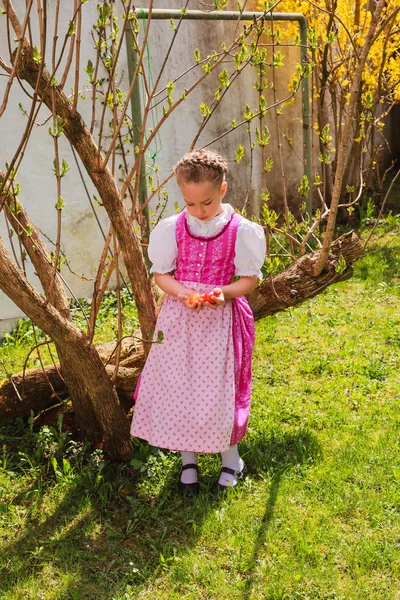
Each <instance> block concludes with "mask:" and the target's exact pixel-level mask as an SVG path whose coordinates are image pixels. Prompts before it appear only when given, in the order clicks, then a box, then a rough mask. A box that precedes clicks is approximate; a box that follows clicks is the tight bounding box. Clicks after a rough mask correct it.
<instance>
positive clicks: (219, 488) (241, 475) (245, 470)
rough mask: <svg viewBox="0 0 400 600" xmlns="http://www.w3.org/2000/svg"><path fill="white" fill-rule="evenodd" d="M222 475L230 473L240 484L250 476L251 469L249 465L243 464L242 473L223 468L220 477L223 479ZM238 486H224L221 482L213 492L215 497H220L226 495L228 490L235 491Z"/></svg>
mask: <svg viewBox="0 0 400 600" xmlns="http://www.w3.org/2000/svg"><path fill="white" fill-rule="evenodd" d="M221 473H229V475H233V476H234V477H236V479H237V481H238V483H239V481H240V480H242V479H244V478H245V477H246V475H248V473H249V469H248V467H247V465H246V464H245V463H243V468H242V470H241V471H235V470H234V469H230V468H229V467H222V469H221V471H220V474H219V477H221ZM219 477H218V479H219ZM236 486H237V483H235V485H232V484H231V485H222V483H219V481H217V483H216V484H215V486H214V487H213V488H212V490H211V492H212V493H213V494H214V496H220V495H222V494H225V493H226V492H227V491H228V490H232V489H234V488H235V487H236Z"/></svg>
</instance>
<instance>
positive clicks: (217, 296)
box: [204, 287, 225, 310]
mask: <svg viewBox="0 0 400 600" xmlns="http://www.w3.org/2000/svg"><path fill="white" fill-rule="evenodd" d="M212 292H213V293H214V296H213V298H212V299H213V301H214V302H213V304H211V303H210V302H205V303H204V306H208V308H212V310H216V309H217V308H218V306H221V304H223V303H224V302H225V297H224V293H223V291H222V290H221V288H219V287H216V288H214V289H213V290H212Z"/></svg>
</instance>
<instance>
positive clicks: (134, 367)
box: [0, 232, 363, 425]
mask: <svg viewBox="0 0 400 600" xmlns="http://www.w3.org/2000/svg"><path fill="white" fill-rule="evenodd" d="M319 253H320V250H316V251H315V252H313V253H311V254H306V255H305V256H302V257H301V258H299V259H298V260H296V261H295V262H293V263H292V264H291V265H290V266H289V267H288V268H287V269H286V270H285V271H283V272H282V273H279V274H278V275H275V276H274V277H273V278H272V285H271V281H270V279H266V280H265V281H263V283H261V285H260V286H259V287H258V288H257V289H256V290H255V291H254V292H252V293H251V294H249V296H248V300H249V302H250V306H251V308H252V310H253V314H254V318H255V319H256V320H259V319H262V318H264V317H266V316H269V315H273V314H275V313H276V312H279V311H282V310H285V309H286V308H288V307H292V306H297V305H298V304H300V303H302V302H304V301H306V300H308V299H309V298H313V297H314V296H317V295H318V294H319V293H321V292H322V291H323V290H324V289H325V288H326V287H328V286H329V285H332V284H333V283H337V282H339V281H345V280H347V279H349V278H350V277H351V276H352V274H353V263H354V262H355V261H356V260H357V259H359V258H360V257H361V256H362V255H363V245H362V242H361V240H360V239H359V238H358V237H357V235H356V234H355V233H354V232H350V233H346V234H344V235H342V236H341V237H340V238H338V239H337V240H335V242H334V243H333V245H332V247H331V253H330V255H329V260H328V263H327V265H326V267H325V269H324V270H323V271H322V273H321V274H320V275H319V276H318V277H313V274H312V273H313V268H314V263H315V261H316V260H317V259H318V255H319ZM340 257H342V259H343V260H344V261H345V262H346V265H347V267H346V268H345V270H344V271H342V272H341V273H338V272H337V271H336V268H337V265H338V262H339V259H340ZM115 345H116V344H115V342H108V343H107V344H104V345H102V346H100V347H98V348H97V351H98V354H99V356H100V358H101V360H102V362H103V363H104V364H106V365H107V367H106V369H107V373H108V374H109V376H110V378H111V377H112V374H113V370H114V369H113V362H114V357H113V354H114V350H115ZM120 358H121V360H120V367H119V369H118V376H117V379H116V382H115V388H116V391H117V394H118V397H119V400H120V403H121V406H122V408H123V409H124V410H125V412H126V413H127V412H129V410H130V409H131V408H132V403H133V401H132V396H133V392H134V390H135V387H136V383H137V380H138V378H139V375H140V373H141V371H142V368H143V365H144V360H145V358H144V352H143V349H142V348H141V347H139V348H138V347H137V345H133V344H132V343H130V342H129V341H128V340H123V341H122V343H121V357H120ZM46 378H48V379H49V380H50V382H51V384H52V385H53V387H54V390H55V391H56V393H57V394H58V395H59V396H60V397H62V398H67V397H68V391H67V388H66V386H65V383H63V381H62V379H61V377H60V376H59V374H58V372H57V369H56V368H55V367H54V366H53V365H51V366H49V367H46V374H44V373H43V371H42V370H41V369H31V370H29V371H26V373H25V380H24V390H23V391H22V373H18V374H17V375H13V376H12V377H11V378H10V379H8V380H7V381H6V382H4V383H3V385H2V386H0V425H1V424H5V423H6V422H9V421H10V420H12V419H14V418H15V417H17V416H21V417H29V415H30V411H31V410H33V411H34V412H36V413H37V412H39V411H42V410H44V409H46V408H49V407H51V406H52V405H54V404H56V403H57V402H55V400H54V395H53V393H52V390H51V389H50V387H49V385H48V383H47V379H46ZM22 394H24V396H23V398H22Z"/></svg>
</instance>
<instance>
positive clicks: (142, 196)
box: [125, 29, 151, 272]
mask: <svg viewBox="0 0 400 600" xmlns="http://www.w3.org/2000/svg"><path fill="white" fill-rule="evenodd" d="M125 39H126V46H127V50H128V72H129V79H130V80H131V81H132V79H133V77H134V74H135V71H136V65H137V57H136V53H135V52H132V43H133V38H132V32H131V30H130V29H127V30H126V36H125ZM138 83H139V77H136V82H135V85H134V86H133V90H132V95H131V111H132V121H133V126H132V129H133V148H134V150H135V148H136V147H137V146H139V144H140V134H141V130H142V105H141V101H140V89H139V85H138ZM134 155H135V152H133V156H134ZM137 176H138V177H139V188H138V196H139V198H138V201H139V206H143V205H144V204H145V202H146V200H147V181H146V164H145V157H144V156H142V160H141V162H140V171H139V175H137ZM132 201H133V202H134V201H135V199H134V198H132ZM143 213H144V217H145V222H146V224H145V232H143V228H142V227H141V232H142V237H145V239H143V242H144V244H143V255H144V259H145V263H146V266H147V270H148V271H149V272H150V267H151V262H150V260H149V256H148V253H147V244H148V242H149V237H150V212H149V205H147V206H145V207H144V209H143ZM143 233H145V235H144V236H143Z"/></svg>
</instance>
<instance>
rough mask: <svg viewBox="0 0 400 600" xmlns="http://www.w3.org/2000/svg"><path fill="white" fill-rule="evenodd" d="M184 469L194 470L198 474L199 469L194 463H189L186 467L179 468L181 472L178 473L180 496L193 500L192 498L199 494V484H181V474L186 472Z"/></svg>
mask: <svg viewBox="0 0 400 600" xmlns="http://www.w3.org/2000/svg"><path fill="white" fill-rule="evenodd" d="M186 469H195V470H196V471H197V473H198V472H199V467H198V466H197V465H196V464H195V463H189V464H188V465H184V466H183V467H181V470H180V471H179V479H178V489H179V491H180V492H181V494H183V495H184V496H186V497H187V498H193V496H197V495H198V494H199V492H200V484H199V482H198V481H195V483H183V481H181V475H182V472H183V471H186Z"/></svg>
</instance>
